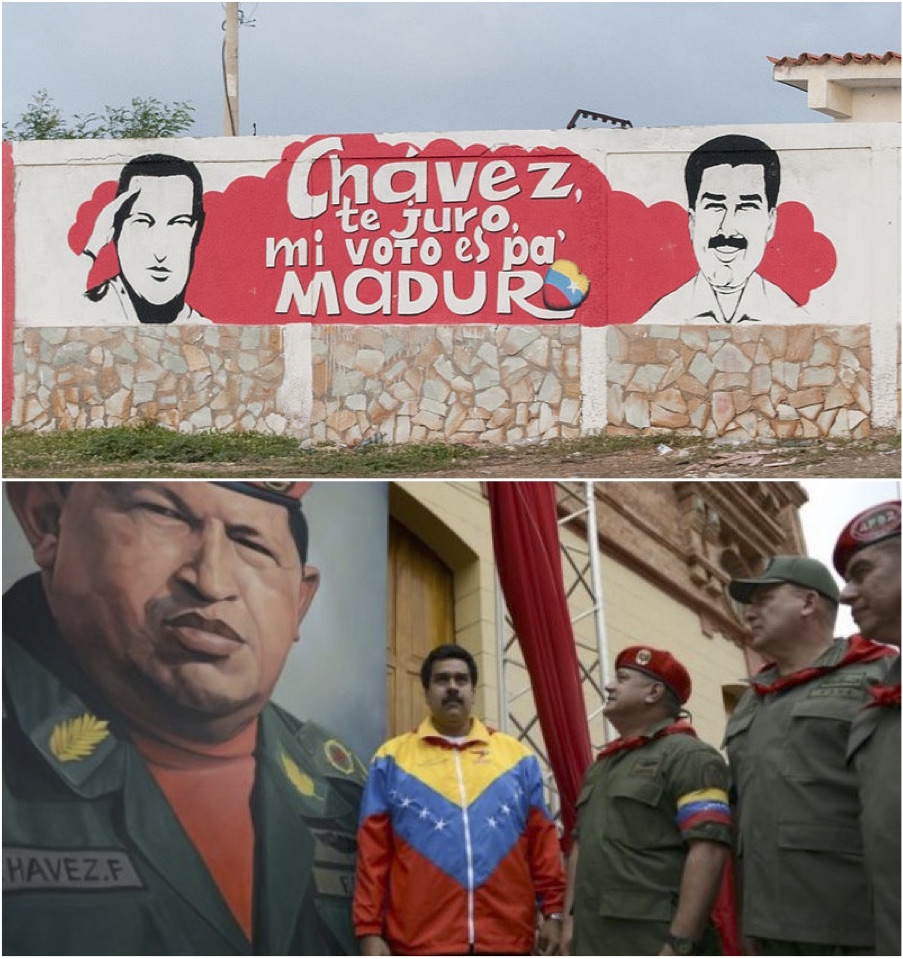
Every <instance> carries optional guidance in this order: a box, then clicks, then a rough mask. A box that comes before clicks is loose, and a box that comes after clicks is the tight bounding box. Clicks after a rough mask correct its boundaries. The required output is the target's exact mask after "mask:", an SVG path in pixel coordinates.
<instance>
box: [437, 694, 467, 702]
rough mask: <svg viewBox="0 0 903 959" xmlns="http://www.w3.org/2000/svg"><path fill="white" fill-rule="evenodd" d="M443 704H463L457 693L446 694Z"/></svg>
mask: <svg viewBox="0 0 903 959" xmlns="http://www.w3.org/2000/svg"><path fill="white" fill-rule="evenodd" d="M442 702H443V703H460V702H462V699H461V697H460V696H459V695H458V694H457V693H446V695H445V698H444V699H443V700H442Z"/></svg>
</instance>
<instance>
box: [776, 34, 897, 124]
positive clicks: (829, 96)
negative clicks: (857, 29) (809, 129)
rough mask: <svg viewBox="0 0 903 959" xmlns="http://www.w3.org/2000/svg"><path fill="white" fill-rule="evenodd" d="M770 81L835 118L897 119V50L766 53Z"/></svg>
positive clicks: (852, 120) (861, 119) (883, 120)
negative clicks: (771, 75)
mask: <svg viewBox="0 0 903 959" xmlns="http://www.w3.org/2000/svg"><path fill="white" fill-rule="evenodd" d="M768 59H769V60H771V62H772V63H773V64H774V79H775V80H777V81H778V82H779V83H786V84H787V85H788V86H791V87H796V88H797V89H798V90H802V91H803V92H804V93H805V94H806V98H807V105H808V107H809V109H810V110H816V111H817V112H819V113H824V114H826V115H827V116H829V117H833V118H834V119H835V120H838V121H840V122H855V123H865V122H890V123H899V122H900V54H899V53H892V52H890V51H888V52H887V53H844V54H840V55H837V54H832V53H822V54H812V53H801V54H800V55H799V56H798V57H781V58H780V59H776V58H775V57H769V58H768Z"/></svg>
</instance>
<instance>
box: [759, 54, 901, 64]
mask: <svg viewBox="0 0 903 959" xmlns="http://www.w3.org/2000/svg"><path fill="white" fill-rule="evenodd" d="M768 59H769V60H770V61H771V62H772V63H773V64H775V66H779V67H801V66H805V64H807V63H819V64H820V63H872V62H875V63H890V61H891V60H899V59H900V54H899V53H892V52H891V51H890V50H888V51H887V53H843V54H836V53H801V54H800V55H799V56H798V57H781V58H780V59H778V58H777V57H769V58H768Z"/></svg>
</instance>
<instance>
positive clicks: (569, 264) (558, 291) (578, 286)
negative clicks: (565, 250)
mask: <svg viewBox="0 0 903 959" xmlns="http://www.w3.org/2000/svg"><path fill="white" fill-rule="evenodd" d="M588 294H589V278H588V277H587V276H586V274H585V273H581V272H580V267H579V266H577V264H576V263H574V261H573V260H556V261H555V262H554V263H553V264H552V265H551V266H550V267H549V268H548V270H546V276H545V280H544V282H543V286H542V298H543V301H544V302H545V304H546V308H547V309H550V310H575V309H576V308H577V307H578V306H580V304H581V303H582V302H583V301H584V300H585V299H586V297H587V296H588Z"/></svg>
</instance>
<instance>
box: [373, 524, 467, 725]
mask: <svg viewBox="0 0 903 959" xmlns="http://www.w3.org/2000/svg"><path fill="white" fill-rule="evenodd" d="M388 591H389V595H388V603H387V616H388V622H387V624H386V730H387V736H388V737H389V738H391V737H392V736H397V735H399V734H400V733H403V732H407V731H408V730H410V729H414V728H415V727H416V726H417V725H419V723H420V721H421V720H422V719H423V717H424V715H425V706H424V701H423V687H422V686H421V684H420V666H421V664H422V663H423V660H424V659H425V658H426V655H427V653H429V651H430V650H431V649H433V648H434V647H436V646H440V645H442V643H453V642H454V641H455V602H454V575H453V573H452V571H451V570H450V569H449V568H448V567H447V566H446V565H445V564H444V563H443V562H442V560H441V559H439V557H438V556H437V555H436V554H435V553H434V552H433V551H432V550H431V549H430V548H429V547H428V546H427V545H426V544H425V543H424V542H423V541H422V540H419V539H418V538H417V537H416V536H414V535H413V533H410V532H409V531H408V530H407V529H406V528H405V527H404V526H402V525H401V523H398V522H396V521H395V520H394V519H390V520H389V576H388Z"/></svg>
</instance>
